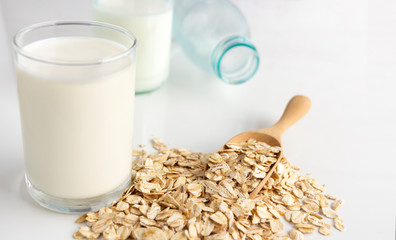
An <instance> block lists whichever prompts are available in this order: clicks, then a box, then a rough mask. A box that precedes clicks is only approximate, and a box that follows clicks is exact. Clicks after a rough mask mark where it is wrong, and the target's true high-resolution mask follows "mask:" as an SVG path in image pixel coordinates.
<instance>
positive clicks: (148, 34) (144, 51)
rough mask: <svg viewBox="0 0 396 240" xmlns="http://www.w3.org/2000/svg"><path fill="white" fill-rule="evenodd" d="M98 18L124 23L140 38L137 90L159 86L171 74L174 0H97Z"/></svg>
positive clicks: (95, 9)
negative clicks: (170, 54)
mask: <svg viewBox="0 0 396 240" xmlns="http://www.w3.org/2000/svg"><path fill="white" fill-rule="evenodd" d="M93 4H94V18H95V20H98V21H101V22H107V23H111V24H115V25H118V26H121V27H124V28H126V29H128V30H130V31H131V32H133V33H134V34H135V35H136V38H137V40H138V41H139V48H138V50H137V65H136V74H137V75H136V93H145V92H150V91H153V90H155V89H157V88H159V87H160V86H161V85H162V84H163V83H164V82H165V80H166V79H167V78H168V75H169V62H170V56H169V53H170V46H171V36H172V15H173V8H172V1H171V0H94V2H93Z"/></svg>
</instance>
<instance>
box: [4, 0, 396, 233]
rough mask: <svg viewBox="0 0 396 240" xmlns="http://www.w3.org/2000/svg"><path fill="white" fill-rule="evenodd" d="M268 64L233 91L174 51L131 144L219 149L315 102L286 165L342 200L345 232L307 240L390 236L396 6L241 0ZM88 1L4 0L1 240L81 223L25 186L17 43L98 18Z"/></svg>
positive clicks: (289, 142)
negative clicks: (58, 25)
mask: <svg viewBox="0 0 396 240" xmlns="http://www.w3.org/2000/svg"><path fill="white" fill-rule="evenodd" d="M234 2H236V3H237V5H238V6H239V7H240V8H241V10H242V11H243V12H244V14H245V15H246V17H247V19H248V22H249V24H250V27H251V31H252V39H253V41H254V42H255V43H256V45H257V48H258V50H259V52H260V56H261V65H260V68H259V70H258V73H257V74H256V76H255V77H254V78H253V79H252V80H251V81H249V82H247V83H245V84H243V85H239V86H229V85H226V84H224V83H222V82H221V81H219V80H217V79H216V78H214V77H213V76H212V75H210V74H207V73H204V72H201V71H200V70H199V69H198V68H196V67H195V66H194V65H192V64H191V63H190V62H189V61H188V60H187V59H186V57H185V56H184V54H183V52H182V51H181V49H180V48H179V47H178V46H177V45H176V44H174V46H173V49H172V69H171V76H170V78H169V81H168V82H167V84H166V85H165V86H163V87H162V88H161V89H160V90H158V91H156V92H153V93H150V94H147V95H139V96H137V97H136V107H135V123H134V127H135V133H134V141H135V145H138V144H140V143H147V142H148V141H149V140H150V139H151V138H152V137H153V136H154V137H159V138H160V139H162V140H163V141H164V142H166V143H167V144H169V146H171V147H185V148H189V149H191V150H193V151H203V152H213V151H216V150H217V149H218V148H219V147H220V146H221V145H222V144H223V143H224V142H226V141H227V140H228V139H229V138H231V137H232V136H233V135H235V134H237V133H239V132H242V131H247V130H253V129H258V128H265V127H269V126H271V125H272V124H273V123H274V122H275V121H276V120H277V119H278V118H279V117H280V115H281V113H282V111H283V108H284V106H285V104H286V103H287V101H288V100H289V98H291V97H292V96H293V95H295V94H305V95H307V96H309V97H310V98H311V100H312V107H311V110H310V112H309V113H308V114H307V116H306V117H305V118H304V119H303V120H301V121H300V122H298V123H297V124H296V125H295V126H293V127H291V128H290V129H289V130H288V131H287V132H286V134H285V135H284V137H283V145H284V151H285V154H286V156H287V157H288V159H289V160H290V161H291V162H292V163H293V164H294V165H297V166H299V167H300V168H301V172H302V173H312V174H313V177H314V178H316V179H317V180H318V181H319V182H321V183H324V184H326V186H327V192H328V193H332V194H335V195H337V196H339V197H340V198H341V199H344V200H345V206H344V207H343V208H342V209H341V210H340V216H341V217H343V218H344V219H345V225H346V228H347V231H346V232H343V233H340V232H338V231H337V230H335V229H334V230H333V235H332V236H330V237H324V236H321V235H319V234H317V233H315V234H310V235H306V239H336V240H351V239H367V240H368V239H370V240H372V239H379V240H393V239H395V214H396V207H395V206H396V205H395V203H396V190H395V183H396V179H395V168H396V164H395V162H396V158H395V156H396V146H395V145H396V125H395V123H396V94H395V91H396V84H395V81H396V47H395V44H396V17H395V12H396V4H395V2H394V1H392V2H391V1H381V0H379V1H372V2H367V1H364V0H356V1H353V0H235V1H234ZM90 4H91V2H90V1H87V0H84V1H82V0H68V1H60V0H47V1H44V0H35V1H33V0H0V10H1V11H0V239H71V235H72V234H73V232H74V231H75V230H77V229H78V226H77V224H74V223H73V221H74V220H75V219H76V216H73V215H64V214H58V213H54V212H51V211H48V210H46V209H43V208H41V207H39V206H38V205H37V204H35V203H34V202H33V201H32V200H31V199H30V198H29V196H28V195H27V192H26V189H25V186H24V182H23V175H24V173H23V171H24V170H23V152H22V140H21V132H20V126H19V125H20V122H19V121H20V120H19V112H18V103H17V95H16V88H15V78H14V75H13V69H12V60H11V59H12V58H11V48H10V44H9V42H10V39H11V36H12V34H13V33H14V32H15V31H16V30H18V29H19V28H21V27H24V26H27V25H29V24H32V23H36V22H39V21H44V20H53V19H91V7H90Z"/></svg>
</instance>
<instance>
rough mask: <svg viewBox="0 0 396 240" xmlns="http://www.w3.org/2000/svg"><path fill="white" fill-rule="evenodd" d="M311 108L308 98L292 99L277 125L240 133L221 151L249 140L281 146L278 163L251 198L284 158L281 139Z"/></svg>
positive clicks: (261, 186)
mask: <svg viewBox="0 0 396 240" xmlns="http://www.w3.org/2000/svg"><path fill="white" fill-rule="evenodd" d="M310 106H311V100H310V99H309V98H308V97H305V96H302V95H297V96H294V97H293V98H292V99H290V101H289V103H288V104H287V106H286V108H285V110H284V112H283V115H282V117H281V118H280V119H279V121H278V122H277V123H275V125H273V126H272V127H269V128H265V129H259V130H255V131H248V132H243V133H240V134H238V135H236V136H234V137H233V138H231V139H230V140H229V141H228V142H227V143H226V144H225V145H224V146H223V147H222V148H221V149H220V151H223V150H225V149H227V144H228V143H242V142H246V141H247V140H249V139H254V140H256V141H260V142H265V143H267V144H268V145H270V146H279V147H281V151H280V152H279V153H278V154H277V160H276V162H275V163H274V164H273V165H272V166H271V169H270V170H269V171H268V173H267V175H266V176H265V177H264V178H263V180H262V181H261V182H260V183H259V185H258V186H257V187H256V188H255V189H254V190H253V192H251V193H250V194H249V198H255V197H256V195H257V194H258V193H259V192H260V191H261V189H262V188H263V187H264V185H265V183H266V182H267V181H268V179H269V178H270V177H271V175H272V173H273V172H274V170H275V169H276V166H278V164H279V162H280V160H281V159H282V156H283V149H282V142H281V137H282V134H283V133H284V132H285V131H286V130H287V129H288V128H289V127H290V126H291V125H293V124H294V123H296V122H297V121H298V120H300V119H301V118H302V117H303V116H304V115H305V114H306V113H307V112H308V110H309V108H310Z"/></svg>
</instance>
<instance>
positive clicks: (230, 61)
mask: <svg viewBox="0 0 396 240" xmlns="http://www.w3.org/2000/svg"><path fill="white" fill-rule="evenodd" d="M173 33H174V36H175V38H176V39H177V40H178V42H179V43H180V45H181V46H182V48H183V49H184V51H185V52H186V54H187V55H188V56H189V57H190V59H191V60H192V61H193V62H194V63H196V64H197V65H198V66H200V67H201V68H203V69H205V70H207V71H209V72H214V73H215V74H216V75H217V76H218V77H219V78H220V79H221V80H223V81H224V82H226V83H229V84H239V83H243V82H246V81H247V80H249V79H250V78H251V77H252V76H253V75H254V74H255V73H256V70H257V68H258V65H259V56H258V53H257V50H256V47H255V46H254V45H253V43H252V42H251V41H250V40H249V37H250V31H249V27H248V24H247V22H246V19H245V17H244V16H243V14H242V13H241V12H240V11H239V9H238V8H237V7H236V6H235V5H234V4H232V3H231V2H229V1H228V0H175V8H174V24H173Z"/></svg>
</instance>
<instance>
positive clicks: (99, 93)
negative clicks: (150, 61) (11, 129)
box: [13, 21, 136, 212]
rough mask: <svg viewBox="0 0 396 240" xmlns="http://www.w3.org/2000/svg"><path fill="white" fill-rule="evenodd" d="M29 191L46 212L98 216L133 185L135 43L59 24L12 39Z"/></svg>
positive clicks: (110, 29)
mask: <svg viewBox="0 0 396 240" xmlns="http://www.w3.org/2000/svg"><path fill="white" fill-rule="evenodd" d="M13 45H14V52H15V67H16V76H17V86H18V96H19V105H20V113H21V124H22V133H23V147H24V159H25V172H26V184H27V189H28V192H29V193H30V195H31V196H32V198H33V199H34V200H36V201H37V202H38V203H39V204H40V205H42V206H44V207H46V208H49V209H52V210H55V211H60V212H86V211H93V210H95V209H98V208H100V207H103V206H104V205H106V204H109V203H110V202H112V201H114V200H116V199H117V198H118V197H120V195H121V194H122V192H123V190H124V189H125V188H126V187H127V186H128V185H129V184H130V177H131V161H132V126H133V106H134V84H135V65H136V64H135V62H136V57H135V56H136V52H135V51H136V39H135V37H134V36H133V34H132V33H130V32H129V31H127V30H124V29H123V28H120V27H117V26H114V25H108V24H102V23H97V22H88V21H75V22H73V21H70V22H65V21H56V22H47V23H40V24H36V25H33V26H31V27H27V28H25V29H22V30H21V31H19V32H18V33H17V34H16V35H15V37H14V40H13Z"/></svg>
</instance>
